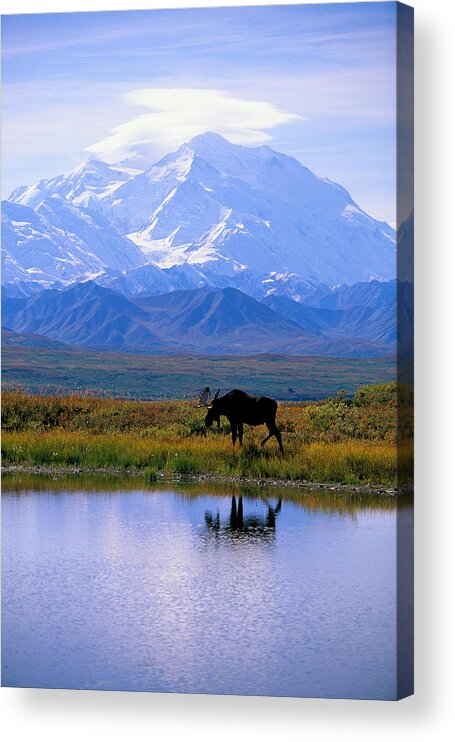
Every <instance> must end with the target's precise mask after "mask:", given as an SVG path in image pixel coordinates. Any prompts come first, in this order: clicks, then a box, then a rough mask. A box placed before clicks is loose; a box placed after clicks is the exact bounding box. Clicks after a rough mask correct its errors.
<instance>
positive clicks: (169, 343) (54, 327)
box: [2, 281, 396, 357]
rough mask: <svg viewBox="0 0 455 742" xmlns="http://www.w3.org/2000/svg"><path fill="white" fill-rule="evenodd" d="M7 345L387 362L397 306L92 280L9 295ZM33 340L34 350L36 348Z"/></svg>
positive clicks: (5, 314) (5, 317)
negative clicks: (44, 343) (141, 291)
mask: <svg viewBox="0 0 455 742" xmlns="http://www.w3.org/2000/svg"><path fill="white" fill-rule="evenodd" d="M2 317H3V319H2V321H3V325H4V327H5V328H6V329H7V330H8V331H9V332H13V333H15V337H14V338H12V337H11V336H10V335H7V340H8V343H7V344H9V345H11V344H15V345H18V344H20V336H21V335H22V336H23V337H24V345H30V344H37V342H38V341H37V338H38V337H41V338H43V339H47V340H48V341H49V342H50V341H53V342H55V341H57V342H60V343H65V344H67V345H72V346H84V347H90V348H94V349H97V350H110V351H113V350H115V351H122V352H127V353H144V354H150V353H174V354H183V353H199V354H202V353H204V354H238V355H252V354H260V353H276V354H293V355H328V356H345V357H349V356H351V357H369V356H384V355H388V354H390V353H392V352H393V348H394V342H395V339H396V334H395V311H394V305H393V304H391V305H388V306H387V308H386V310H385V311H380V310H379V309H374V308H371V307H353V308H351V309H349V310H338V309H326V308H317V307H303V306H302V305H301V304H299V303H297V302H294V301H292V300H291V299H287V298H284V297H273V296H272V297H268V298H267V299H265V300H264V301H263V302H259V301H257V300H256V299H254V298H252V297H250V296H247V295H246V294H244V293H242V292H241V291H239V290H238V289H232V288H225V289H208V288H202V289H190V290H185V291H174V292H170V293H167V294H161V295H158V296H149V297H139V298H138V297H136V298H135V299H132V298H127V297H125V296H122V295H121V294H118V293H116V292H114V291H113V290H112V289H106V288H103V287H101V286H98V285H97V284H96V283H94V282H92V281H87V282H83V283H78V284H75V285H72V286H69V287H67V288H65V289H61V290H55V289H46V290H44V291H41V292H39V293H36V294H34V295H33V296H31V297H23V298H15V297H8V295H7V293H6V294H5V295H4V296H3V303H2ZM31 338H32V340H33V343H32V341H31Z"/></svg>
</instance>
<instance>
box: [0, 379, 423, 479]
mask: <svg viewBox="0 0 455 742" xmlns="http://www.w3.org/2000/svg"><path fill="white" fill-rule="evenodd" d="M222 420H223V418H222ZM225 422H226V425H224V426H223V425H222V426H221V428H219V429H217V428H214V429H210V430H206V428H205V425H204V410H201V409H197V407H196V402H195V401H193V402H192V401H178V400H175V401H172V400H171V401H162V402H141V401H130V400H128V401H122V400H119V399H106V398H98V397H95V396H93V395H91V394H90V393H86V394H77V395H69V396H38V395H31V394H28V393H27V392H26V391H23V390H21V389H16V390H11V391H7V392H5V393H4V394H3V399H2V430H3V434H2V458H3V465H4V466H6V467H8V466H11V465H19V464H22V465H29V466H35V467H38V466H40V467H49V466H51V467H55V468H65V467H75V468H80V469H82V470H92V469H96V470H101V469H105V470H119V469H120V470H122V471H123V470H124V471H125V472H127V471H133V470H134V471H137V470H141V472H142V473H143V474H144V475H145V476H146V477H147V478H148V479H149V481H154V480H155V479H156V478H157V477H158V476H159V475H163V474H164V476H179V477H182V478H184V477H194V476H198V475H218V476H219V477H220V478H222V477H245V478H250V479H275V480H283V481H284V480H288V481H296V482H297V481H302V480H305V481H311V482H342V483H346V484H367V483H371V484H381V485H384V486H396V482H397V444H399V451H400V457H399V460H400V476H401V479H403V478H404V479H406V478H410V476H411V472H412V440H411V437H412V397H411V392H410V389H409V388H408V387H405V386H399V385H397V384H396V383H394V382H391V383H386V384H375V385H370V386H364V387H361V388H359V389H358V390H357V391H356V392H355V394H354V395H353V397H348V396H347V395H345V394H344V392H340V393H338V395H336V396H335V397H331V398H328V399H325V400H322V401H320V402H281V403H280V404H279V408H278V418H277V422H278V425H279V427H280V429H281V431H282V433H283V443H284V446H285V455H284V456H283V455H281V454H280V453H279V451H278V447H277V445H276V443H275V442H274V441H269V442H268V443H267V444H266V446H264V447H261V446H260V441H261V439H262V438H263V437H264V436H265V434H266V431H265V430H264V429H263V428H262V426H261V427H260V428H249V427H246V428H245V438H244V446H243V448H240V447H239V446H238V445H237V446H236V447H235V448H233V447H232V443H231V440H230V436H229V435H228V431H229V428H228V426H227V421H225Z"/></svg>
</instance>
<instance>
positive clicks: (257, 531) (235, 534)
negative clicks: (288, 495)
mask: <svg viewBox="0 0 455 742" xmlns="http://www.w3.org/2000/svg"><path fill="white" fill-rule="evenodd" d="M261 501H262V502H263V503H264V506H265V512H264V513H261V514H257V513H247V514H245V513H244V506H243V496H242V495H240V496H239V497H238V498H236V497H235V495H233V496H232V500H231V509H230V513H229V519H226V520H222V518H221V516H220V510H219V509H217V511H216V515H214V514H213V510H206V511H205V514H204V519H205V524H206V526H207V531H208V533H210V534H213V535H214V536H215V538H219V537H220V536H227V537H230V538H232V539H234V540H235V539H237V540H238V539H242V540H243V539H244V538H245V536H247V537H249V538H253V539H266V540H269V539H273V538H274V537H275V531H276V518H277V516H278V514H279V513H280V511H281V505H282V498H279V499H278V501H277V502H276V504H275V505H272V504H271V502H270V501H269V500H268V499H266V498H261Z"/></svg>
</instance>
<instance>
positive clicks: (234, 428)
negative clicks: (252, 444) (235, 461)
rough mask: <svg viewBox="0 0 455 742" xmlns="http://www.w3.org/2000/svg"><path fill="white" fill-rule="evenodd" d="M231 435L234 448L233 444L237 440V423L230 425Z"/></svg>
mask: <svg viewBox="0 0 455 742" xmlns="http://www.w3.org/2000/svg"><path fill="white" fill-rule="evenodd" d="M231 435H232V445H233V446H235V442H236V440H237V423H231Z"/></svg>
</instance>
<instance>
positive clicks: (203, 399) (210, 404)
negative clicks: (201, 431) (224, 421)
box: [198, 386, 220, 428]
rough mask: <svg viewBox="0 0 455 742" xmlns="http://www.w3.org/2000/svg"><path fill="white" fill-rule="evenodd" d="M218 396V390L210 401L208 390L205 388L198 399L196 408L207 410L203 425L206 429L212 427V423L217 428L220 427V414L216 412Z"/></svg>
mask: <svg viewBox="0 0 455 742" xmlns="http://www.w3.org/2000/svg"><path fill="white" fill-rule="evenodd" d="M219 394H220V389H218V391H217V393H216V394H215V396H214V398H213V399H212V400H211V399H210V388H209V387H208V386H206V387H205V389H204V391H203V392H202V394H201V396H200V397H199V404H198V407H206V408H207V414H206V416H205V425H206V427H207V428H209V427H210V426H211V425H213V423H214V422H216V423H217V424H218V427H219V426H220V412H219V410H218V404H217V402H218V397H219Z"/></svg>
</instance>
